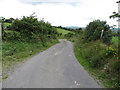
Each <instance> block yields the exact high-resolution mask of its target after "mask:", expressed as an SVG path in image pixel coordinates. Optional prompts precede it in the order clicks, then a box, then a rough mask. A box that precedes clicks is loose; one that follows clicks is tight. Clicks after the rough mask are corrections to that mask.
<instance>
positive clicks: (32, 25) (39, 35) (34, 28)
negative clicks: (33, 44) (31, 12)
mask: <svg viewBox="0 0 120 90" xmlns="http://www.w3.org/2000/svg"><path fill="white" fill-rule="evenodd" d="M9 29H10V30H11V31H13V32H15V33H13V32H12V33H8V32H7V33H4V31H3V34H4V35H3V36H4V37H3V38H4V40H9V39H11V40H13V39H15V40H16V39H17V38H20V39H21V40H22V41H31V40H32V41H33V40H34V41H37V40H41V41H42V42H46V40H47V39H56V35H57V30H56V28H54V27H52V26H51V24H50V23H48V22H44V21H43V20H41V21H38V20H37V18H35V17H34V16H29V17H25V16H23V18H22V19H15V20H14V22H13V23H12V24H11V26H10V27H9ZM17 33H19V36H18V35H17ZM9 34H10V35H9ZM12 34H13V35H12ZM16 35H17V36H16ZM9 37H10V38H9ZM12 37H13V38H12ZM48 37H49V38H48ZM17 40H18V39H17Z"/></svg>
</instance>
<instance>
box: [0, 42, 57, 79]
mask: <svg viewBox="0 0 120 90" xmlns="http://www.w3.org/2000/svg"><path fill="white" fill-rule="evenodd" d="M57 42H58V41H57V40H51V41H49V42H45V43H44V44H43V43H41V42H40V41H39V42H35V43H34V42H18V41H14V42H3V57H2V61H3V62H2V63H3V68H2V69H3V75H6V74H7V73H8V71H9V70H10V68H11V67H13V66H14V65H15V64H16V63H20V62H23V61H25V60H26V59H27V58H28V57H30V56H32V55H35V54H37V53H39V52H41V51H43V50H45V49H47V48H49V47H51V46H52V45H54V44H56V43H57ZM5 77H6V76H5Z"/></svg>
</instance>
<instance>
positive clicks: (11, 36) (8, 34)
mask: <svg viewBox="0 0 120 90" xmlns="http://www.w3.org/2000/svg"><path fill="white" fill-rule="evenodd" d="M20 38H21V35H20V33H19V32H16V31H4V34H3V35H2V39H3V40H6V41H14V40H17V41H19V40H20Z"/></svg>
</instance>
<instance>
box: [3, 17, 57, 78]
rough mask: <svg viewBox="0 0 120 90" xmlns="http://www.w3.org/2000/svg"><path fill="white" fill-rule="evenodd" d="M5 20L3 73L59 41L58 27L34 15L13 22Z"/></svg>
mask: <svg viewBox="0 0 120 90" xmlns="http://www.w3.org/2000/svg"><path fill="white" fill-rule="evenodd" d="M4 21H5V20H4ZM4 21H3V27H4V28H3V30H2V34H3V35H2V39H3V45H2V46H3V48H2V49H3V50H2V55H3V56H2V63H3V75H6V73H8V72H9V71H11V70H10V69H11V67H14V65H15V64H16V63H19V62H22V61H24V59H26V58H28V57H29V56H31V55H34V54H36V53H39V52H41V51H43V50H45V49H47V48H48V47H50V46H52V45H54V44H56V43H57V42H58V40H57V30H56V28H55V27H53V26H51V24H50V23H48V22H45V21H43V20H41V21H38V19H37V18H35V17H34V16H29V17H25V16H24V17H23V18H22V19H14V21H13V22H12V23H6V22H4ZM8 25H9V27H7V26H8ZM4 72H5V73H4ZM3 77H6V76H3Z"/></svg>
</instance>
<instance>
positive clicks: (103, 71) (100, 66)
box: [74, 41, 120, 88]
mask: <svg viewBox="0 0 120 90" xmlns="http://www.w3.org/2000/svg"><path fill="white" fill-rule="evenodd" d="M74 53H75V56H76V58H77V59H78V61H79V62H80V64H81V65H82V66H83V67H84V68H85V69H86V70H87V71H88V72H89V73H90V74H91V75H92V76H93V77H94V78H95V79H96V80H98V82H100V83H101V85H102V86H104V87H108V88H119V87H120V83H119V68H120V65H119V64H120V63H119V60H118V52H117V48H116V49H115V48H113V47H112V46H107V45H105V44H103V43H102V42H100V41H96V42H89V43H84V44H83V43H82V42H80V41H78V42H75V46H74Z"/></svg>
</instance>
